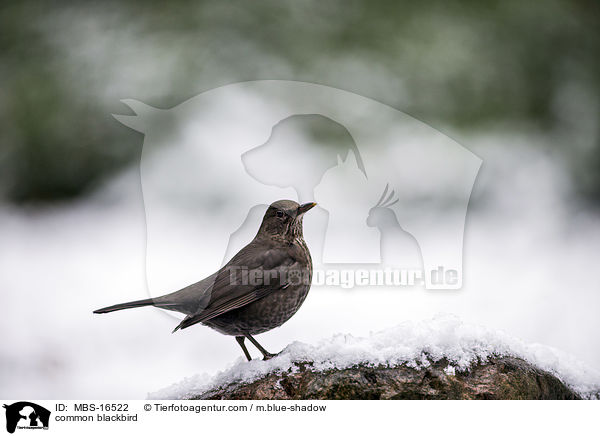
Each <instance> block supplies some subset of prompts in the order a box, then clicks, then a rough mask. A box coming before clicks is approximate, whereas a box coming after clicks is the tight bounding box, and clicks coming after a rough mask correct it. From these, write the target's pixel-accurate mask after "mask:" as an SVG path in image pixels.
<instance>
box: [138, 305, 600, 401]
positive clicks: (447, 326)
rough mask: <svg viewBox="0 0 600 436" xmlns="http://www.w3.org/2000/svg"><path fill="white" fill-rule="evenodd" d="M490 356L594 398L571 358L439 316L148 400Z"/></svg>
mask: <svg viewBox="0 0 600 436" xmlns="http://www.w3.org/2000/svg"><path fill="white" fill-rule="evenodd" d="M493 356H512V357H520V358H522V359H525V360H526V361H528V362H530V363H532V364H533V365H535V366H537V367H538V368H541V369H543V370H546V371H548V372H550V373H552V374H554V375H555V376H557V377H558V378H559V379H561V380H562V381H563V382H564V383H565V384H567V385H568V386H570V387H571V388H572V389H573V390H575V391H576V392H578V393H579V394H580V395H582V397H584V398H588V399H598V398H599V396H600V372H598V371H595V370H593V369H591V368H589V367H588V366H586V365H585V364H583V363H581V362H580V361H578V360H577V359H575V358H574V357H572V356H570V355H568V354H565V353H563V352H560V351H558V350H556V349H553V348H551V347H547V346H544V345H540V344H526V343H524V342H523V341H521V340H519V339H516V338H513V337H511V336H510V335H507V334H506V333H504V332H502V331H493V330H490V329H486V328H484V327H482V326H477V325H474V324H465V323H463V322H461V321H460V320H459V319H458V318H457V317H455V316H452V315H447V314H440V315H438V316H436V317H435V318H433V319H431V320H426V321H420V322H404V323H401V324H399V325H398V326H396V327H393V328H390V329H386V330H383V331H380V332H377V333H372V334H370V335H369V336H368V337H355V336H353V335H343V334H338V335H335V336H333V337H331V338H328V339H323V340H321V341H319V342H318V343H317V344H315V345H308V344H304V343H301V342H294V343H292V344H290V345H289V346H287V347H286V348H285V349H284V350H283V351H282V352H281V354H280V355H278V356H277V357H275V358H273V359H271V360H268V361H263V360H253V361H251V362H246V361H245V360H244V359H242V358H240V359H238V361H237V362H236V363H234V364H233V365H232V366H231V367H229V368H228V369H226V370H225V371H221V372H219V373H217V374H216V375H214V376H212V377H211V376H209V375H207V374H202V375H196V376H193V377H189V378H185V379H184V380H182V381H181V382H179V383H176V384H174V385H172V386H169V387H167V388H165V389H162V390H160V391H157V392H154V393H151V394H150V395H149V398H150V399H186V398H191V397H194V396H197V395H199V394H202V393H204V392H206V391H207V390H209V389H212V388H217V387H220V386H226V385H228V384H230V383H236V382H251V381H254V380H256V379H258V378H260V377H261V376H263V375H265V374H268V373H273V372H277V373H280V372H284V371H288V370H292V371H293V370H294V369H295V368H296V367H294V366H293V362H307V361H309V362H314V368H315V370H317V371H319V370H327V369H333V368H337V369H343V368H348V367H351V366H353V365H356V364H366V365H373V366H379V365H383V366H396V365H399V364H407V365H408V366H410V367H414V368H418V367H425V366H428V365H429V362H430V361H437V360H440V359H442V358H446V359H447V360H448V361H449V362H450V364H449V367H448V368H447V370H448V371H454V370H456V369H459V370H465V369H468V368H469V366H470V365H471V364H472V363H474V362H478V361H485V360H486V359H488V358H490V357H493Z"/></svg>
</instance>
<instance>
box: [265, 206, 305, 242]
mask: <svg viewBox="0 0 600 436" xmlns="http://www.w3.org/2000/svg"><path fill="white" fill-rule="evenodd" d="M316 205H317V203H305V204H298V203H296V202H295V201H292V200H278V201H276V202H275V203H272V204H271V205H270V206H269V208H268V209H267V211H266V212H265V216H264V217H263V221H262V224H261V226H260V230H259V234H263V235H265V234H266V235H270V236H283V237H289V238H292V239H293V238H295V237H297V236H302V218H303V216H304V214H305V213H306V212H308V211H309V210H310V209H312V208H313V207H315V206H316Z"/></svg>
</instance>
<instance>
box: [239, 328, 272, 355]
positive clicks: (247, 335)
mask: <svg viewBox="0 0 600 436" xmlns="http://www.w3.org/2000/svg"><path fill="white" fill-rule="evenodd" d="M244 336H246V337H247V338H248V340H249V341H250V342H252V343H253V344H254V346H255V347H256V348H258V351H260V352H261V353H262V355H263V357H264V358H263V360H269V359H270V358H272V357H275V356H276V354H271V353H269V352H268V351H267V350H265V349H264V348H263V347H262V345H260V344H259V343H258V342H257V340H256V339H254V338H253V337H252V336H250V335H249V334H248V333H245V335H244Z"/></svg>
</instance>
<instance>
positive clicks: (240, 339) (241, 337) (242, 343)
mask: <svg viewBox="0 0 600 436" xmlns="http://www.w3.org/2000/svg"><path fill="white" fill-rule="evenodd" d="M244 339H246V338H244V337H243V336H236V337H235V340H236V341H237V343H238V344H240V347H242V350H243V351H244V354H245V355H246V359H248V361H250V360H252V357H251V356H250V353H248V349H247V348H246V346H245V345H244Z"/></svg>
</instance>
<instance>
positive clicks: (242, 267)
mask: <svg viewBox="0 0 600 436" xmlns="http://www.w3.org/2000/svg"><path fill="white" fill-rule="evenodd" d="M300 267H301V265H300V264H299V263H298V261H297V260H296V256H294V255H293V253H290V252H289V251H288V250H285V249H283V248H267V249H265V248H264V247H261V246H260V244H257V245H253V244H250V245H248V246H246V247H245V248H244V249H242V250H241V251H240V252H239V253H238V254H236V255H235V256H234V258H233V259H232V260H231V261H230V262H229V263H228V264H227V265H225V267H223V268H222V269H221V270H220V271H219V272H218V273H217V274H216V276H215V277H214V282H213V283H212V285H211V286H210V289H208V290H207V291H208V292H210V301H209V303H208V304H207V305H206V306H205V307H203V308H200V309H199V310H198V311H197V312H196V313H193V314H190V315H188V316H187V317H186V318H185V319H184V320H183V321H182V322H181V323H180V324H179V325H178V326H177V327H176V328H175V330H173V331H177V330H179V329H184V328H186V327H189V326H191V325H194V324H197V323H199V322H203V321H207V320H209V319H211V318H214V317H216V316H219V315H222V314H224V313H226V312H229V311H231V310H234V309H239V308H240V307H243V306H246V305H248V304H250V303H253V302H254V301H257V300H259V299H261V298H263V297H265V296H267V295H269V294H271V293H272V292H276V291H279V290H283V289H285V288H286V287H287V286H288V285H289V282H288V279H289V277H288V275H289V271H290V270H294V269H297V270H298V271H300ZM266 271H268V272H269V274H268V276H266V275H265V272H266ZM256 273H258V274H259V278H258V280H253V275H254V274H256ZM244 277H245V279H244ZM254 277H256V276H254ZM208 292H207V293H208Z"/></svg>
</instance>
